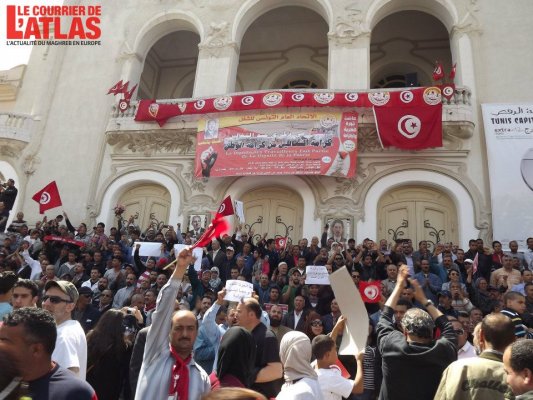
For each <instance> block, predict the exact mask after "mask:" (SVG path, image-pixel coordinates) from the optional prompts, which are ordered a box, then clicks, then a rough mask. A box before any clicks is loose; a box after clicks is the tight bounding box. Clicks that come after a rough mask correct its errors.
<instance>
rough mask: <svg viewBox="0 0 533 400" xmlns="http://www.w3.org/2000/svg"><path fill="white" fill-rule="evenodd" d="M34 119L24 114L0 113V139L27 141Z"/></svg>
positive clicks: (30, 135)
mask: <svg viewBox="0 0 533 400" xmlns="http://www.w3.org/2000/svg"><path fill="white" fill-rule="evenodd" d="M34 126H35V120H34V119H33V118H32V117H31V116H30V115H26V114H15V113H0V139H14V140H19V141H22V142H26V143H28V142H29V141H30V140H31V137H32V132H33V129H34Z"/></svg>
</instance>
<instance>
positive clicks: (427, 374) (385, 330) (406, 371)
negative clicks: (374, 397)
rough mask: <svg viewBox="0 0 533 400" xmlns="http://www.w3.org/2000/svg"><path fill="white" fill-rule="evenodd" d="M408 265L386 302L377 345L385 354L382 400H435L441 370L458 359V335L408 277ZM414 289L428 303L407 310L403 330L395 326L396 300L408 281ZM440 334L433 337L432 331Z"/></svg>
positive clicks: (380, 396) (416, 283)
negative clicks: (420, 307) (422, 306)
mask: <svg viewBox="0 0 533 400" xmlns="http://www.w3.org/2000/svg"><path fill="white" fill-rule="evenodd" d="M408 276H409V267H408V266H407V265H405V264H404V265H402V266H401V267H400V271H399V273H398V280H397V282H396V287H395V288H394V290H393V292H392V294H391V295H390V297H389V298H388V300H387V302H386V303H385V307H384V308H383V311H382V314H381V317H380V320H379V323H378V326H377V334H378V348H379V351H380V353H381V354H382V357H383V384H382V388H381V392H380V395H379V398H380V399H381V400H385V399H386V400H403V399H405V400H407V399H432V398H433V397H434V395H435V392H436V390H437V387H438V386H439V381H440V377H441V375H442V372H443V371H444V370H445V369H446V367H448V365H449V364H450V363H451V362H452V361H455V360H456V359H457V336H456V334H455V333H454V330H453V326H452V324H451V323H450V322H449V321H448V319H447V318H446V317H445V316H444V315H443V314H442V313H441V312H440V311H439V310H438V309H437V307H435V304H433V302H432V301H431V300H428V299H427V297H426V296H425V294H424V291H423V290H422V288H421V287H420V284H419V283H418V282H417V281H416V280H414V279H409V280H408V279H407V278H408ZM407 281H409V282H410V284H411V285H412V286H413V288H414V290H415V299H416V300H417V301H418V302H419V303H421V304H422V305H424V306H425V308H426V310H427V312H425V311H424V310H421V309H419V308H412V309H410V310H408V311H407V312H406V313H405V315H404V317H403V318H402V321H401V327H402V329H403V332H398V331H397V330H396V329H395V327H394V325H393V320H392V317H393V314H394V308H395V307H396V303H397V302H398V300H399V298H400V295H401V292H402V290H403V288H404V286H405V284H406V283H407ZM435 326H436V327H437V328H439V329H440V331H441V337H440V339H438V340H436V341H435V340H433V330H434V328H435Z"/></svg>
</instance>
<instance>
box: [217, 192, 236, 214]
mask: <svg viewBox="0 0 533 400" xmlns="http://www.w3.org/2000/svg"><path fill="white" fill-rule="evenodd" d="M233 214H235V209H234V208H233V202H232V201H231V196H228V197H226V198H225V199H224V201H223V202H222V204H220V207H218V210H217V213H216V215H215V219H216V218H219V217H227V216H228V215H233Z"/></svg>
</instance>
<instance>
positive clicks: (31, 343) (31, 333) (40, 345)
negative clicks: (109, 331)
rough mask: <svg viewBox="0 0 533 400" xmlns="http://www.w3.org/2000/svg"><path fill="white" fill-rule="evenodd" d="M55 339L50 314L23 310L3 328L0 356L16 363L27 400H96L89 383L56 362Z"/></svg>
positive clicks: (16, 312) (5, 319)
mask: <svg viewBox="0 0 533 400" xmlns="http://www.w3.org/2000/svg"><path fill="white" fill-rule="evenodd" d="M56 336H57V331H56V322H55V321H54V317H53V316H52V315H51V314H50V313H49V312H47V311H45V310H42V309H40V308H30V307H24V308H20V309H18V310H14V311H13V312H12V313H10V314H8V315H6V316H5V317H4V323H3V325H1V326H0V354H2V353H4V352H5V353H6V354H8V355H9V356H10V357H12V358H13V360H15V363H16V366H17V367H18V368H19V370H20V372H21V375H22V376H21V377H22V380H23V381H25V382H27V384H28V386H27V394H26V396H27V397H26V398H31V399H34V400H45V399H50V400H52V399H53V400H72V399H76V400H96V399H97V397H96V394H95V392H94V390H93V388H91V386H90V385H89V384H88V383H87V382H85V381H83V380H81V379H78V378H77V377H76V376H74V374H72V372H70V371H67V370H66V369H65V368H63V367H61V366H60V365H59V364H58V363H56V362H54V361H53V359H52V353H53V352H54V347H55V344H56ZM4 373H5V371H4V370H3V369H2V374H4ZM0 375H1V374H0Z"/></svg>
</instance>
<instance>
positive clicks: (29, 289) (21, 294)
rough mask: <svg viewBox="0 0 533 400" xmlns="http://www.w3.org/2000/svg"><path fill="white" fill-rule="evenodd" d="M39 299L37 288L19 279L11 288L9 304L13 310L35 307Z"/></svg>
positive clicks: (26, 280) (32, 282) (25, 280)
mask: <svg viewBox="0 0 533 400" xmlns="http://www.w3.org/2000/svg"><path fill="white" fill-rule="evenodd" d="M38 298H39V286H37V284H36V283H35V282H34V281H30V280H29V279H19V280H18V281H17V283H15V286H13V297H12V300H11V303H12V304H13V309H14V310H18V309H19V308H22V307H37V300H38Z"/></svg>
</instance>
